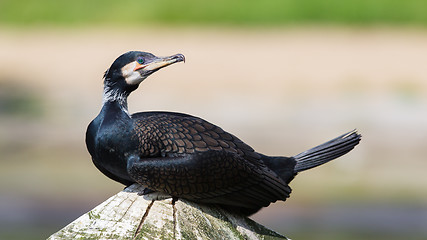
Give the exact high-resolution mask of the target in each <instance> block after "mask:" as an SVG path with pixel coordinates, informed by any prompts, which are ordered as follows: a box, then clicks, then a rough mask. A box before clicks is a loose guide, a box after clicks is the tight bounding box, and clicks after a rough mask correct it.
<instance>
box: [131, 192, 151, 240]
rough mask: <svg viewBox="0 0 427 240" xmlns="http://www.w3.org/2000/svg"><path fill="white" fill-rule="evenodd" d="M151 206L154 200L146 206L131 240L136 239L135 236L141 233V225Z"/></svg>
mask: <svg viewBox="0 0 427 240" xmlns="http://www.w3.org/2000/svg"><path fill="white" fill-rule="evenodd" d="M153 204H154V200H152V201H151V203H150V204H149V205H148V206H147V209H146V210H145V213H144V215H143V216H142V218H141V221H140V222H139V225H138V227H137V228H136V231H135V234H134V235H133V239H135V238H136V236H137V235H138V234H139V232H140V231H141V227H142V224H143V223H144V221H145V219H146V218H147V216H148V212H150V209H151V207H152V206H153Z"/></svg>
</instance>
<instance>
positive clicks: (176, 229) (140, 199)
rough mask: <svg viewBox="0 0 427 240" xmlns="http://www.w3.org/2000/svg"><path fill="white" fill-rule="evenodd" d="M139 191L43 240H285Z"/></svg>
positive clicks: (242, 221)
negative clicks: (142, 194)
mask: <svg viewBox="0 0 427 240" xmlns="http://www.w3.org/2000/svg"><path fill="white" fill-rule="evenodd" d="M142 190H143V188H142V187H141V186H140V185H138V184H134V185H132V186H129V187H128V188H126V189H125V190H123V191H121V192H119V193H118V194H116V195H114V196H112V197H111V198H109V199H108V200H106V201H105V202H103V203H101V204H100V205H98V206H97V207H95V208H94V209H92V210H91V211H89V212H88V213H86V214H84V215H82V216H81V217H79V218H77V219H76V220H75V221H73V222H72V223H70V224H68V225H67V226H66V227H64V228H63V229H61V230H59V231H58V232H56V233H54V234H53V235H51V236H50V237H49V238H48V239H52V240H54V239H287V238H286V237H284V236H282V235H280V234H278V233H276V232H274V231H272V230H269V229H267V228H265V227H264V226H262V225H260V224H258V223H256V222H254V221H252V220H251V219H249V218H247V217H244V216H239V215H236V214H232V213H229V212H226V211H224V210H223V209H221V208H218V207H213V206H209V205H202V204H196V203H193V202H190V201H186V200H181V199H179V200H177V201H176V202H173V201H172V198H170V197H169V198H166V199H165V196H160V195H159V194H156V193H153V194H148V195H144V196H140V195H138V193H139V192H142ZM162 198H163V200H161V199H162Z"/></svg>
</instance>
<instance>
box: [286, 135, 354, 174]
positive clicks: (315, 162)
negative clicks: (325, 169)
mask: <svg viewBox="0 0 427 240" xmlns="http://www.w3.org/2000/svg"><path fill="white" fill-rule="evenodd" d="M360 138H361V135H360V134H359V133H357V131H356V130H353V131H351V132H348V133H346V134H343V135H341V136H339V137H337V138H334V139H332V140H330V141H328V142H325V143H323V144H321V145H319V146H317V147H314V148H311V149H309V150H307V151H304V152H302V153H300V154H297V155H295V156H294V157H293V158H294V159H295V160H296V162H297V163H296V165H295V169H294V172H295V173H298V172H302V171H304V170H307V169H310V168H314V167H317V166H319V165H322V164H324V163H327V162H329V161H331V160H334V159H335V158H337V157H340V156H342V155H344V154H346V153H348V152H349V151H351V150H352V149H353V148H354V147H355V146H356V145H357V144H359V141H360Z"/></svg>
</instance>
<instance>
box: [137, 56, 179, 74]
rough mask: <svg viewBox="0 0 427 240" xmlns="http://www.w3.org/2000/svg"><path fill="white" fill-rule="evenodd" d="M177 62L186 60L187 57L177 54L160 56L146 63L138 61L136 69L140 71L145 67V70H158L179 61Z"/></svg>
mask: <svg viewBox="0 0 427 240" xmlns="http://www.w3.org/2000/svg"><path fill="white" fill-rule="evenodd" d="M177 62H185V57H184V55H182V54H180V53H179V54H175V55H172V56H169V57H159V58H157V59H155V60H154V61H152V62H149V63H146V64H139V63H137V64H136V66H135V68H134V69H133V70H134V71H138V70H140V69H144V71H150V72H153V71H157V70H159V69H160V68H163V67H166V66H169V65H171V64H174V63H177Z"/></svg>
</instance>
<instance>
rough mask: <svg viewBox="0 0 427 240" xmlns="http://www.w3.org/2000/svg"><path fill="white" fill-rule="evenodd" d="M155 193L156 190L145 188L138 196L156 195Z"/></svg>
mask: <svg viewBox="0 0 427 240" xmlns="http://www.w3.org/2000/svg"><path fill="white" fill-rule="evenodd" d="M154 192H155V191H154V190H151V189H149V188H144V190H142V192H139V193H138V195H139V196H143V195H147V194H150V193H154Z"/></svg>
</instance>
